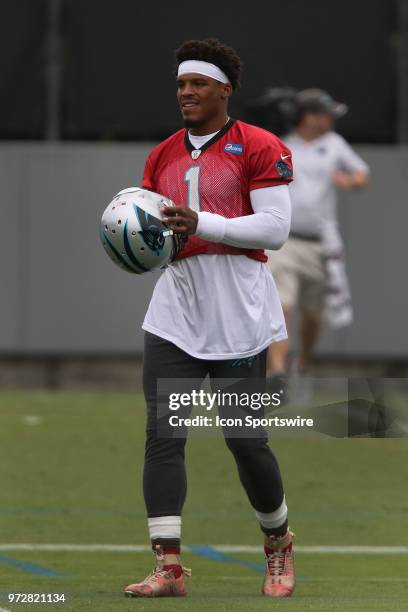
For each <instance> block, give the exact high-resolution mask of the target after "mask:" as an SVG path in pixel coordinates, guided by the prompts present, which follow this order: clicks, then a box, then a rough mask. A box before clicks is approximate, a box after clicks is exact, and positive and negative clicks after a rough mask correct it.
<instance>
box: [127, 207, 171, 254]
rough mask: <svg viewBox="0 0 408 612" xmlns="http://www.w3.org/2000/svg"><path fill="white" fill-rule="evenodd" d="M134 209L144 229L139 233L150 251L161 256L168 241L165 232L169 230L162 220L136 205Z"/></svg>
mask: <svg viewBox="0 0 408 612" xmlns="http://www.w3.org/2000/svg"><path fill="white" fill-rule="evenodd" d="M133 208H134V209H135V212H136V215H137V218H138V220H139V223H140V227H141V228H142V229H141V230H140V231H139V234H140V237H141V238H142V240H143V242H144V243H145V244H146V246H147V247H149V249H151V250H152V251H153V252H154V253H156V255H160V253H161V251H162V250H163V247H164V244H165V241H166V237H165V236H164V234H163V232H165V231H167V230H168V228H167V227H166V225H164V223H162V222H161V221H160V219H157V217H153V216H152V215H149V213H147V212H146V211H145V210H143V209H142V208H140V207H139V206H136V204H133Z"/></svg>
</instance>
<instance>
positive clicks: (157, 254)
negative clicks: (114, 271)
mask: <svg viewBox="0 0 408 612" xmlns="http://www.w3.org/2000/svg"><path fill="white" fill-rule="evenodd" d="M164 206H174V204H173V202H172V200H170V199H169V198H166V197H164V196H162V195H160V194H158V193H154V192H152V191H148V190H146V189H141V188H139V187H130V188H128V189H123V190H122V191H119V193H118V194H117V195H115V196H114V198H113V200H112V202H111V203H110V204H109V205H108V206H107V208H106V210H105V212H104V213H103V215H102V219H101V227H100V235H101V240H102V244H103V246H104V248H105V251H106V252H107V254H108V255H109V257H110V258H111V259H112V261H114V262H115V264H117V265H118V266H119V267H121V268H122V270H126V272H132V273H134V274H144V273H145V272H150V271H151V270H157V269H158V268H165V267H166V266H167V265H168V264H169V263H170V262H172V261H173V260H174V259H175V258H176V257H177V255H178V253H179V252H180V250H181V249H182V247H183V246H184V244H185V241H186V236H182V235H181V234H174V233H173V231H172V230H171V229H169V228H168V227H167V226H166V224H165V223H163V221H162V220H161V216H162V215H161V212H160V208H163V207H164Z"/></svg>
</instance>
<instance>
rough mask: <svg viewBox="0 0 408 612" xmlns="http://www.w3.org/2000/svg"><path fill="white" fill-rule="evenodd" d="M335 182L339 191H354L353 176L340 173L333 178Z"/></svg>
mask: <svg viewBox="0 0 408 612" xmlns="http://www.w3.org/2000/svg"><path fill="white" fill-rule="evenodd" d="M333 182H334V184H335V185H336V187H338V188H339V189H352V188H353V187H354V184H353V183H354V181H353V177H352V175H351V174H348V173H347V172H341V171H338V172H336V174H335V175H334V177H333Z"/></svg>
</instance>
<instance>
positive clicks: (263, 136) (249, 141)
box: [236, 121, 287, 151]
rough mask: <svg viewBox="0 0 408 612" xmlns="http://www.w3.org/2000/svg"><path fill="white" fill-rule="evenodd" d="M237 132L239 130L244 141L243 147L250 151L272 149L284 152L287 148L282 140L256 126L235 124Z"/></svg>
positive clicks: (241, 123)
mask: <svg viewBox="0 0 408 612" xmlns="http://www.w3.org/2000/svg"><path fill="white" fill-rule="evenodd" d="M236 127H237V130H239V131H240V132H241V133H242V135H243V137H244V140H245V145H247V146H248V147H249V148H251V149H259V148H263V147H273V148H274V149H276V150H279V151H286V150H287V146H286V145H285V143H284V142H282V140H281V139H280V138H279V137H278V136H276V134H273V133H272V132H268V130H265V129H264V128H260V127H258V126H256V125H251V124H250V123H245V122H244V121H237V122H236Z"/></svg>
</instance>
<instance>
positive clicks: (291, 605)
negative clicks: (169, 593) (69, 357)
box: [0, 392, 408, 612]
mask: <svg viewBox="0 0 408 612" xmlns="http://www.w3.org/2000/svg"><path fill="white" fill-rule="evenodd" d="M143 430H144V405H143V400H142V397H141V396H140V395H137V394H114V393H112V394H106V393H104V394H98V393H91V392H89V393H76V392H75V393H74V392H72V393H71V392H69V393H68V392H60V393H50V392H31V393H28V392H24V393H23V392H2V393H1V394H0V485H1V493H0V610H12V609H13V610H14V609H19V610H20V609H21V610H23V609H25V610H32V609H35V610H40V609H43V610H54V609H62V610H70V611H71V610H72V611H75V612H87V611H98V612H99V611H101V612H105V611H121V610H124V611H125V610H126V611H127V610H129V611H130V610H140V611H145V610H160V611H161V610H181V611H183V610H193V609H194V610H195V611H197V612H199V611H201V610H202V611H221V610H230V609H232V608H233V609H234V610H236V611H241V610H242V611H244V610H245V611H246V612H252V611H254V612H256V611H258V610H266V609H272V608H273V609H274V610H286V611H291V610H299V611H300V610H321V611H325V612H328V611H331V610H380V611H382V612H386V611H389V610H408V554H406V553H405V554H404V553H403V552H401V553H400V554H396V553H392V554H389V552H388V553H387V554H372V553H373V552H374V551H373V550H371V549H370V552H364V553H355V552H354V553H350V552H346V553H342V554H339V553H338V552H336V551H335V550H332V551H331V552H327V551H328V550H330V549H324V550H325V551H326V552H316V550H312V551H310V549H307V548H306V547H309V546H318V545H320V546H324V547H330V546H345V547H349V546H356V545H360V546H370V547H372V546H377V547H382V546H387V547H393V546H404V545H406V544H407V535H408V497H407V483H408V461H407V450H408V440H404V439H391V440H381V439H376V440H367V439H365V440H361V439H360V440H339V439H314V440H302V439H299V438H298V439H275V440H273V441H272V445H273V448H274V449H275V452H276V454H277V456H278V458H279V461H280V464H281V468H282V471H283V474H284V479H285V483H286V493H287V500H288V504H289V508H290V519H291V525H292V528H293V529H294V531H295V533H296V534H297V538H296V542H297V544H298V546H299V548H300V549H301V551H302V552H299V553H298V554H297V557H296V566H297V573H298V575H299V580H298V584H297V588H296V591H295V595H294V597H293V598H292V599H291V600H283V601H276V600H268V599H265V598H262V597H261V596H260V594H259V592H260V586H261V581H262V556H261V554H260V553H256V552H253V551H251V552H236V551H235V552H231V551H230V549H228V548H227V549H223V550H224V551H225V550H227V551H228V552H224V553H217V552H216V551H215V550H214V548H213V546H214V545H224V546H227V547H228V546H242V547H244V546H254V545H258V544H259V545H260V544H261V538H260V534H259V531H258V527H257V525H256V523H255V520H254V518H253V516H252V512H251V510H250V508H249V506H248V503H247V501H246V499H245V497H244V495H243V493H242V491H241V488H240V485H239V483H238V479H237V475H236V472H235V467H234V465H233V462H232V458H231V457H230V456H229V454H228V451H227V450H226V448H225V446H224V444H223V442H222V440H218V439H213V438H211V439H209V438H194V439H192V440H190V443H189V445H188V450H187V462H188V471H189V494H188V500H187V503H186V507H185V513H184V528H183V535H184V543H185V544H187V545H191V546H193V545H194V546H196V548H191V549H189V550H188V551H187V552H186V553H185V555H184V559H183V560H184V563H185V565H186V566H188V567H191V568H192V570H193V576H192V578H191V579H190V580H189V597H188V598H186V599H182V600H180V599H178V600H128V599H125V598H124V597H123V596H122V594H121V589H122V587H123V586H124V585H126V584H127V583H129V582H130V581H134V580H135V579H136V578H137V579H140V578H142V577H144V576H145V575H146V573H147V572H148V571H149V570H150V569H151V566H152V556H151V553H149V552H147V551H145V552H143V551H142V552H124V551H123V550H121V551H119V550H118V549H115V550H111V551H108V550H98V551H90V550H86V551H76V550H68V551H67V550H59V549H58V547H57V550H41V549H36V548H34V549H31V550H29V549H20V550H18V549H17V548H16V547H14V548H13V547H11V546H8V547H7V546H5V545H12V544H19V543H20V544H36V545H38V544H41V545H44V544H54V545H60V544H75V545H83V546H86V545H91V544H101V545H108V544H111V545H115V546H119V545H138V544H139V545H146V544H147V543H148V540H147V531H146V526H145V516H144V507H143V500H142V496H141V472H142V461H143V438H144V433H143ZM302 547H304V548H302ZM249 550H250V549H249ZM346 550H349V549H346ZM390 550H392V549H388V551H390ZM308 551H309V552H308ZM50 592H51V593H63V592H64V593H66V595H67V603H66V604H65V605H63V604H59V605H52V604H46V605H42V604H31V605H13V604H10V603H8V601H7V594H8V593H50Z"/></svg>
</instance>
